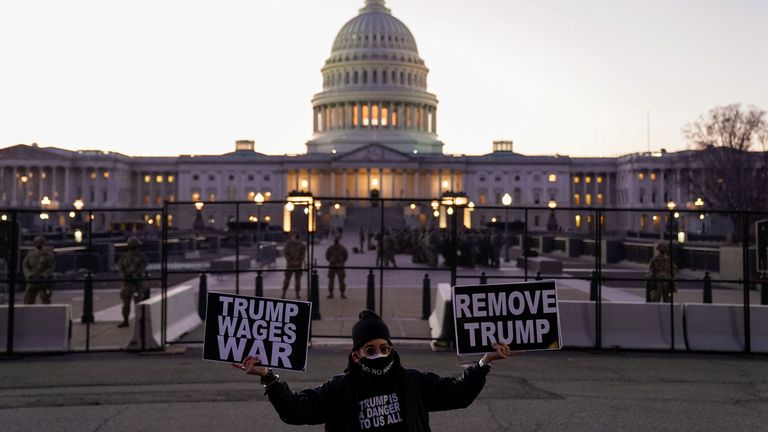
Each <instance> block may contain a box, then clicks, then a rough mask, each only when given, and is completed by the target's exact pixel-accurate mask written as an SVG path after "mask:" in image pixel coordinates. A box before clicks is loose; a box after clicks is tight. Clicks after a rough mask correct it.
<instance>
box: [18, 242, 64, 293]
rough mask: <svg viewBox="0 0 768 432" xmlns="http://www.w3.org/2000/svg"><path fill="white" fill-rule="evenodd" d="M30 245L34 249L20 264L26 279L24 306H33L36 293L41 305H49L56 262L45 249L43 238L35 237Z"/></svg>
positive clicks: (51, 253)
mask: <svg viewBox="0 0 768 432" xmlns="http://www.w3.org/2000/svg"><path fill="white" fill-rule="evenodd" d="M32 244H33V245H34V246H35V248H34V249H32V251H30V252H29V253H28V254H27V256H26V257H24V262H23V263H22V267H23V270H24V277H25V278H26V279H27V293H26V294H25V295H24V304H35V300H36V299H37V294H38V293H39V294H40V301H41V302H42V303H43V304H51V280H52V279H53V270H54V268H55V266H56V260H55V258H54V256H53V252H51V251H50V250H49V249H47V248H46V247H45V239H44V238H43V237H40V236H37V237H35V239H34V240H32Z"/></svg>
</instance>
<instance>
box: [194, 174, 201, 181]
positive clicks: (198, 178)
mask: <svg viewBox="0 0 768 432" xmlns="http://www.w3.org/2000/svg"><path fill="white" fill-rule="evenodd" d="M192 180H193V181H198V180H200V176H199V175H197V174H193V175H192Z"/></svg>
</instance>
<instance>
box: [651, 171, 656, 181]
mask: <svg viewBox="0 0 768 432" xmlns="http://www.w3.org/2000/svg"><path fill="white" fill-rule="evenodd" d="M651 181H656V173H655V172H652V173H651Z"/></svg>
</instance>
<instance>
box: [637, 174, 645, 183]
mask: <svg viewBox="0 0 768 432" xmlns="http://www.w3.org/2000/svg"><path fill="white" fill-rule="evenodd" d="M637 179H638V180H640V181H643V180H645V173H642V172H639V173H637Z"/></svg>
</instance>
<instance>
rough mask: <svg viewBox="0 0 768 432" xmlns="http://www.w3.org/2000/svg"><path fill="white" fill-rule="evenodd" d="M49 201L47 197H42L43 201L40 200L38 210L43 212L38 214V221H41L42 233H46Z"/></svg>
mask: <svg viewBox="0 0 768 432" xmlns="http://www.w3.org/2000/svg"><path fill="white" fill-rule="evenodd" d="M51 204H52V203H51V199H50V198H48V197H47V196H44V197H43V199H41V200H40V208H41V209H42V210H43V211H42V213H40V220H42V221H43V231H47V230H48V229H47V228H48V227H47V225H48V219H50V217H51V216H50V215H49V214H48V212H47V210H48V209H49V208H50V207H51Z"/></svg>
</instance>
